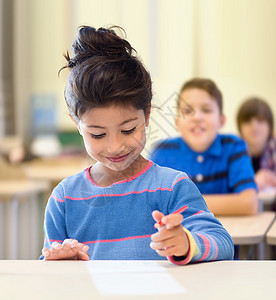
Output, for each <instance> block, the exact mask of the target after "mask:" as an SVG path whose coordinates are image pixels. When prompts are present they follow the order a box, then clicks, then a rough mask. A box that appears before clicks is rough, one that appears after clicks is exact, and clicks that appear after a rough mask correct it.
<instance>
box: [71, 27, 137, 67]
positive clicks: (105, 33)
mask: <svg viewBox="0 0 276 300" xmlns="http://www.w3.org/2000/svg"><path fill="white" fill-rule="evenodd" d="M113 28H117V29H119V30H121V31H123V32H124V30H123V29H122V28H121V27H119V26H113V27H111V28H109V29H106V28H102V27H101V28H99V29H98V30H97V29H95V28H94V27H90V26H82V27H80V29H79V33H78V37H77V38H76V40H75V42H74V44H73V45H72V51H73V55H74V56H73V58H71V59H70V58H69V56H68V54H67V57H66V58H67V60H68V67H69V68H72V67H74V66H75V65H77V64H80V63H82V62H83V61H85V60H86V59H88V58H91V57H94V56H106V57H108V59H118V58H119V57H126V56H130V55H132V52H133V51H135V50H134V49H133V48H132V47H131V45H130V44H129V42H128V41H126V40H125V39H123V38H121V37H119V36H118V35H117V34H116V33H115V31H114V30H113Z"/></svg>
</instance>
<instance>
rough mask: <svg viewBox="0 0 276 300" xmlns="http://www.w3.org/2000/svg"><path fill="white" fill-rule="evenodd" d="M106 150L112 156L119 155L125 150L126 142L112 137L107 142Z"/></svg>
mask: <svg viewBox="0 0 276 300" xmlns="http://www.w3.org/2000/svg"><path fill="white" fill-rule="evenodd" d="M106 149H107V151H108V153H110V154H112V155H119V154H120V153H122V152H123V151H124V149H125V141H124V139H123V138H120V137H118V136H110V138H109V139H108V140H107V146H106Z"/></svg>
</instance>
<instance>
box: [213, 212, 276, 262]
mask: <svg viewBox="0 0 276 300" xmlns="http://www.w3.org/2000/svg"><path fill="white" fill-rule="evenodd" d="M218 219H219V221H220V222H221V223H222V225H223V226H224V227H225V228H226V229H227V231H228V232H229V234H230V235H231V237H232V240H233V243H234V244H235V245H240V246H241V247H240V250H239V258H240V259H248V258H249V257H250V256H251V258H253V259H265V258H266V259H267V258H268V259H270V254H269V250H268V249H266V248H265V244H264V241H265V237H266V233H267V231H268V229H269V227H270V226H271V224H272V223H273V221H274V219H275V213H274V212H271V211H265V212H260V213H258V214H257V215H255V216H233V217H219V218H218ZM250 250H251V251H250ZM250 252H251V254H249V253H250Z"/></svg>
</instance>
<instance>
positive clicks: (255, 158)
mask: <svg viewBox="0 0 276 300" xmlns="http://www.w3.org/2000/svg"><path fill="white" fill-rule="evenodd" d="M237 123H238V129H239V131H240V134H241V136H242V138H243V139H244V140H245V141H246V143H247V146H248V151H249V154H250V156H251V160H252V165H253V168H254V171H255V180H256V183H257V185H258V188H259V189H260V190H261V189H264V188H265V187H266V186H274V187H275V186H276V140H275V138H274V137H273V129H274V119H273V114H272V111H271V109H270V107H269V105H268V104H267V103H266V102H265V101H264V100H262V99H260V98H255V97H253V98H249V99H247V100H246V101H245V102H244V103H243V104H242V106H241V107H240V109H239V111H238V114H237Z"/></svg>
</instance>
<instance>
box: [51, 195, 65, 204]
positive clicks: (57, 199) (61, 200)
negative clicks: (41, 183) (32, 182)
mask: <svg viewBox="0 0 276 300" xmlns="http://www.w3.org/2000/svg"><path fill="white" fill-rule="evenodd" d="M52 197H53V198H54V199H55V200H56V201H58V202H64V201H65V200H64V199H59V198H57V197H55V196H53V195H52Z"/></svg>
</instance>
